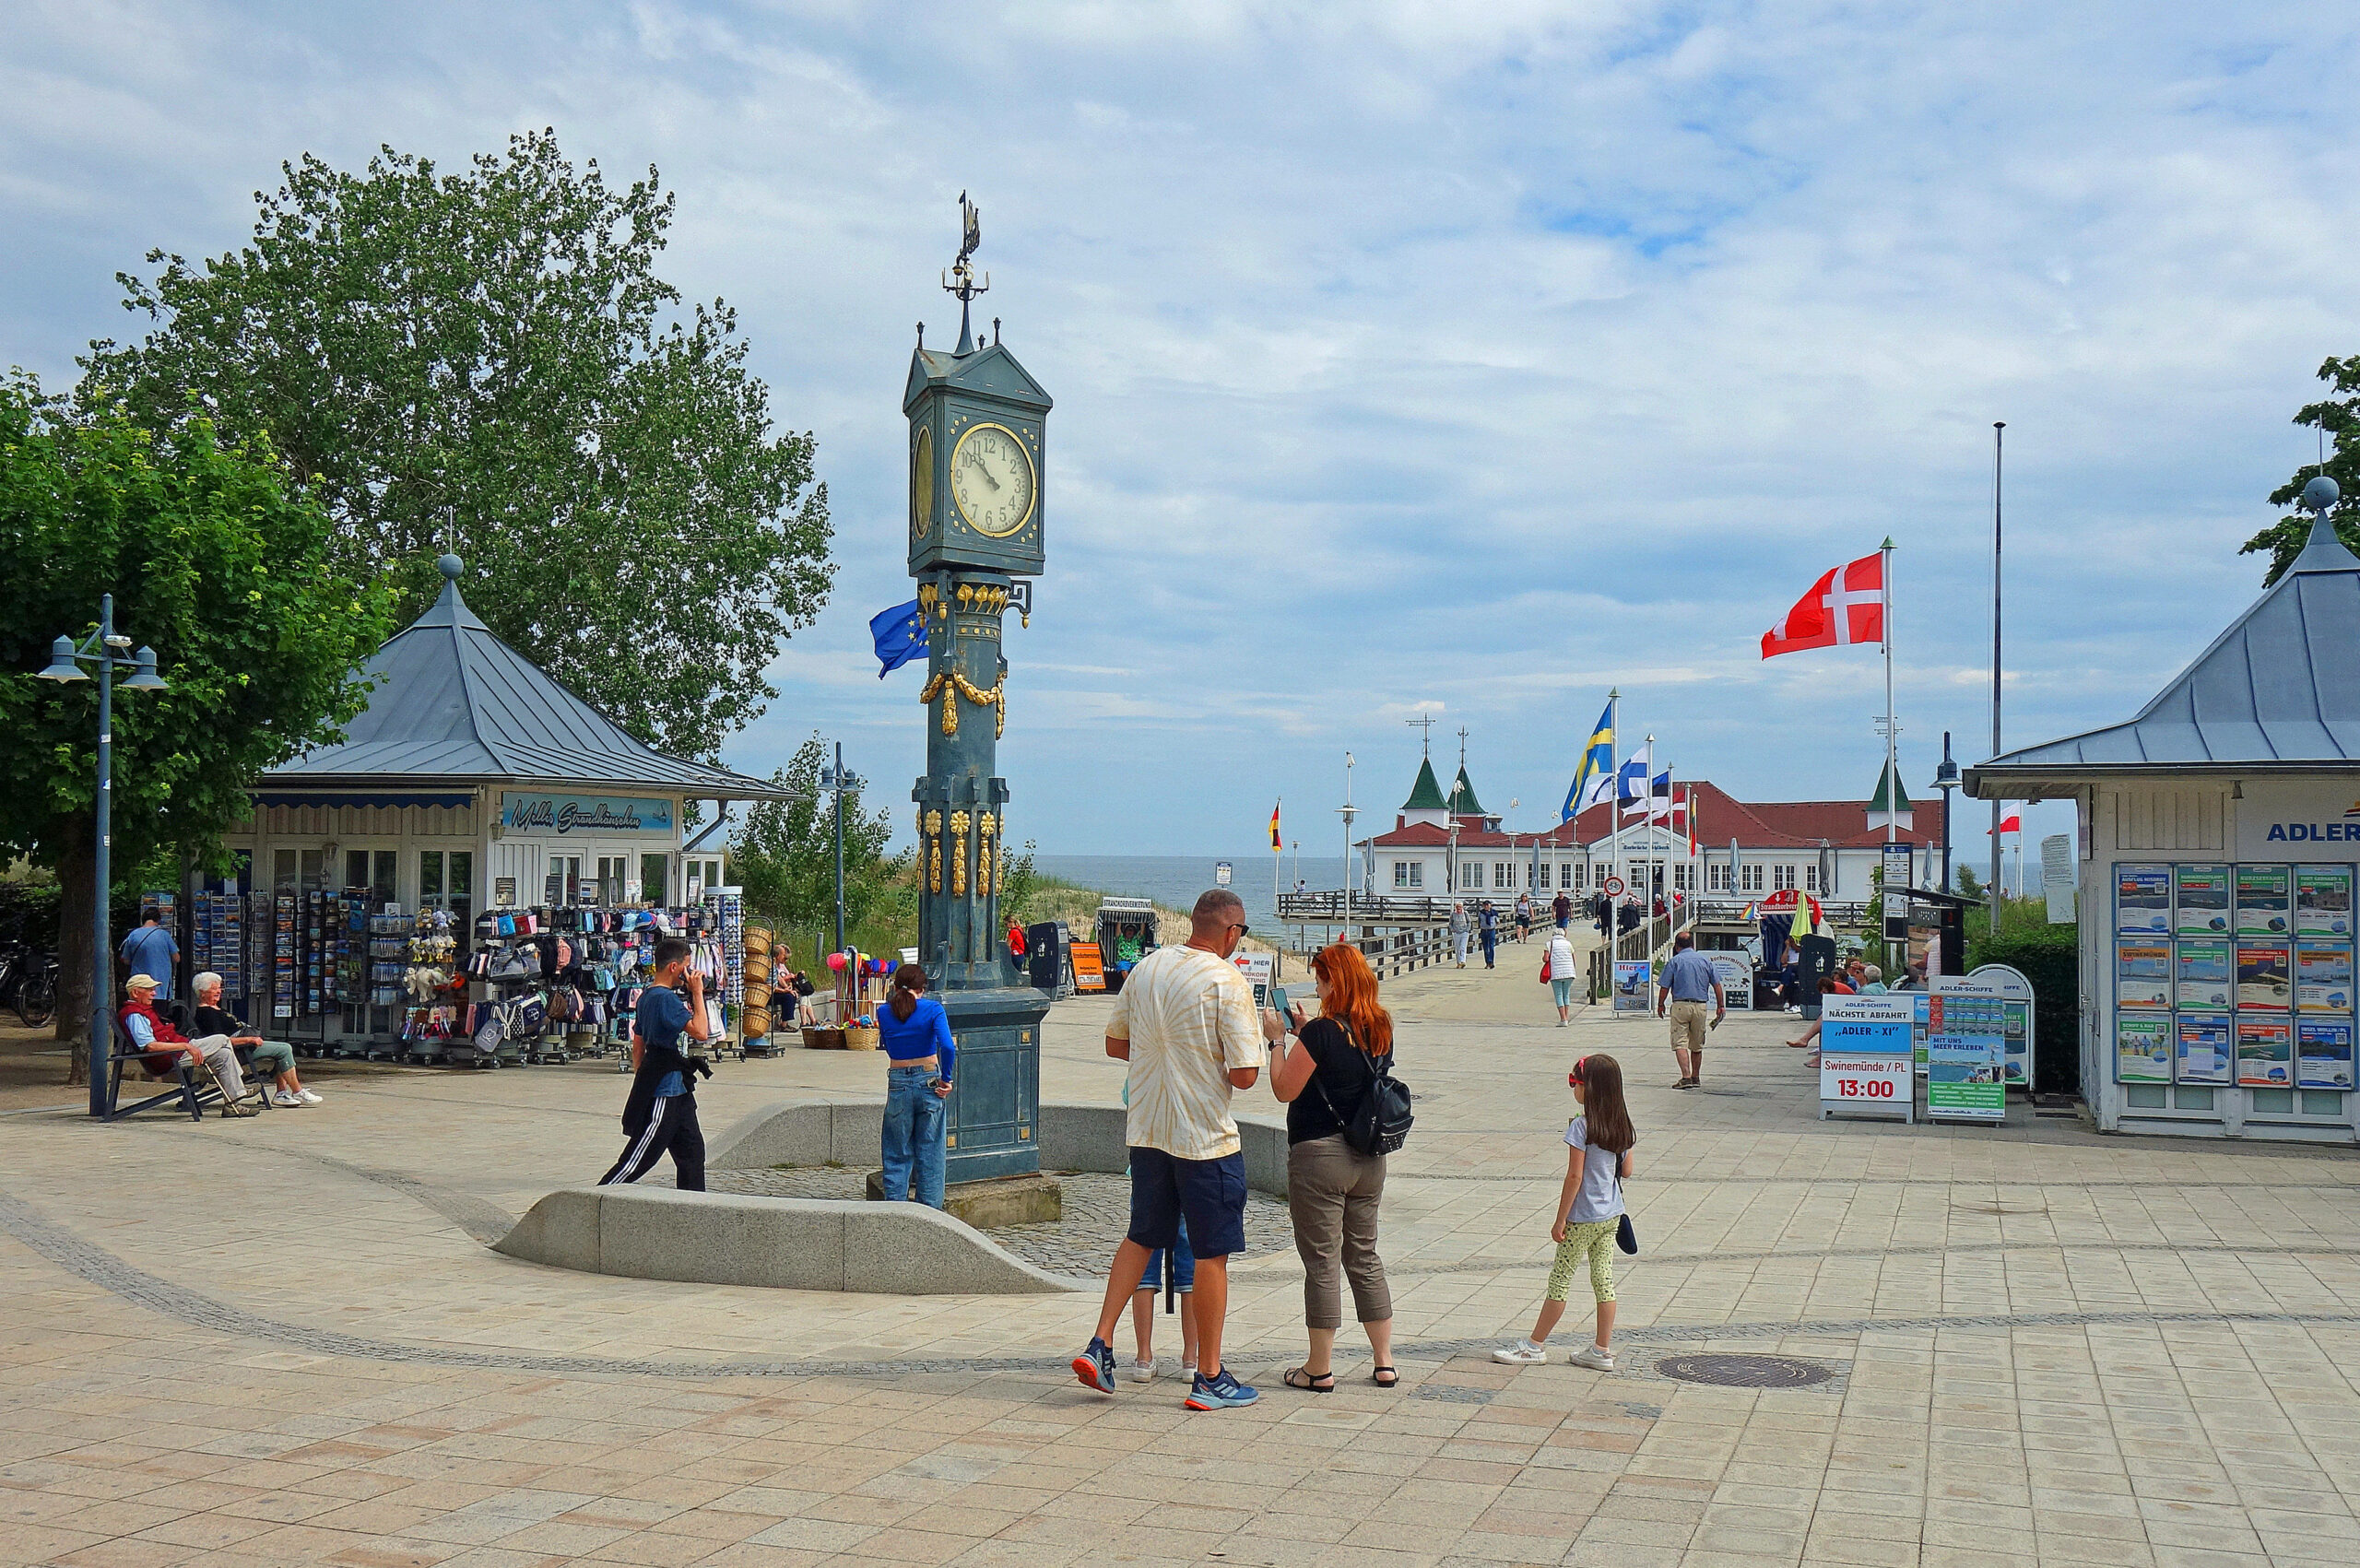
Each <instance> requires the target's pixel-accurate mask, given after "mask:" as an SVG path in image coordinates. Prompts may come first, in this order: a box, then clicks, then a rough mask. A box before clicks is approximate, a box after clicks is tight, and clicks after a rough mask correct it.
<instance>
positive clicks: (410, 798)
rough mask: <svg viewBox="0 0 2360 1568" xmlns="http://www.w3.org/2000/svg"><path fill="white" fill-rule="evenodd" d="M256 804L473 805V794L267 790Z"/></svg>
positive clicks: (257, 796)
mask: <svg viewBox="0 0 2360 1568" xmlns="http://www.w3.org/2000/svg"><path fill="white" fill-rule="evenodd" d="M475 803H476V797H475V794H474V792H473V791H468V792H466V793H465V794H460V795H434V794H421V793H419V792H417V791H407V792H395V793H388V792H385V791H376V792H371V793H363V794H358V795H348V794H336V795H330V794H327V793H325V792H324V791H319V790H297V789H266V790H257V791H255V792H254V804H255V805H256V806H257V807H263V806H450V807H464V806H473V805H474V804H475Z"/></svg>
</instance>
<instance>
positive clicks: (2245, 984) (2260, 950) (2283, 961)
mask: <svg viewBox="0 0 2360 1568" xmlns="http://www.w3.org/2000/svg"><path fill="white" fill-rule="evenodd" d="M2294 1003H2295V983H2294V966H2293V961H2292V960H2291V958H2290V957H2289V952H2288V949H2287V947H2286V944H2285V943H2283V942H2248V941H2242V940H2241V941H2239V942H2238V943H2237V1008H2238V1010H2240V1011H2243V1010H2244V1009H2245V1008H2270V1009H2271V1010H2273V1011H2276V1012H2284V1011H2285V1010H2286V1009H2287V1008H2290V1007H2292V1006H2294Z"/></svg>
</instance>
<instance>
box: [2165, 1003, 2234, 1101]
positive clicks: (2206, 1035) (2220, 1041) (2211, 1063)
mask: <svg viewBox="0 0 2360 1568" xmlns="http://www.w3.org/2000/svg"><path fill="white" fill-rule="evenodd" d="M2231 1038H2232V1037H2231V1034H2230V1031H2229V1015H2228V1014H2226V1013H2182V1014H2180V1015H2179V1067H2178V1069H2177V1079H2178V1080H2179V1081H2180V1082H2181V1083H2204V1084H2212V1083H2226V1082H2228V1081H2229V1069H2230V1067H2231V1065H2232V1064H2233V1063H2234V1061H2235V1059H2236V1053H2235V1048H2234V1046H2233V1045H2232V1044H2231V1043H2230V1042H2231Z"/></svg>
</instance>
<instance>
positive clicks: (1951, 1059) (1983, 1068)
mask: <svg viewBox="0 0 2360 1568" xmlns="http://www.w3.org/2000/svg"><path fill="white" fill-rule="evenodd" d="M1947 1010H1953V1011H1955V1010H1959V1009H1947ZM1962 1021H1964V1020H1962ZM1995 1021H1996V1020H1995ZM2005 1045H2006V1037H2005V1036H2004V1035H2002V1034H2000V1032H1997V1030H1996V1029H1995V1030H1994V1031H1992V1032H1988V1033H1975V1034H1929V1035H1928V1036H1927V1037H1926V1060H1927V1071H1926V1115H1927V1117H1928V1119H1929V1120H1934V1121H1963V1122H1997V1121H2003V1120H2005V1119H2006V1118H2007V1114H2008V1086H2007V1085H2006V1084H2005V1083H2003V1082H2001V1081H2000V1073H2001V1072H2002V1071H2003V1070H2004V1068H2003V1067H2002V1062H2001V1058H2002V1055H2004V1051H2005Z"/></svg>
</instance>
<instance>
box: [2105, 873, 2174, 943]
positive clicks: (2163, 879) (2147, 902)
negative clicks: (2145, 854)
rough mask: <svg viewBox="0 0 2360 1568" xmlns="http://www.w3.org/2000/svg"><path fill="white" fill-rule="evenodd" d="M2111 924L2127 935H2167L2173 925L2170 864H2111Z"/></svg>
mask: <svg viewBox="0 0 2360 1568" xmlns="http://www.w3.org/2000/svg"><path fill="white" fill-rule="evenodd" d="M2114 928H2115V929H2116V930H2117V931H2119V932H2121V933H2122V934H2123V935H2124V936H2126V937H2166V936H2169V935H2170V934H2171V929H2172V868H2171V867H2168V866H2118V867H2115V868H2114Z"/></svg>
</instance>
